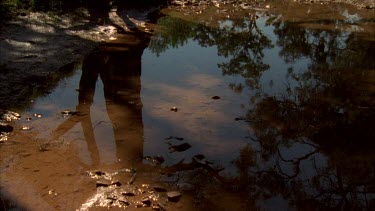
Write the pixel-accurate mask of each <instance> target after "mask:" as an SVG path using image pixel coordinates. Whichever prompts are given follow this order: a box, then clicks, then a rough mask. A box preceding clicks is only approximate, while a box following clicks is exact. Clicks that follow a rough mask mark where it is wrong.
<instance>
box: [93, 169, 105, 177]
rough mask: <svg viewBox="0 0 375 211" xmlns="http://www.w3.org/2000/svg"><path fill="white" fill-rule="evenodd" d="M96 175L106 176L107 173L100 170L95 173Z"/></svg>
mask: <svg viewBox="0 0 375 211" xmlns="http://www.w3.org/2000/svg"><path fill="white" fill-rule="evenodd" d="M94 174H95V175H97V176H103V175H105V172H104V171H100V170H96V171H94Z"/></svg>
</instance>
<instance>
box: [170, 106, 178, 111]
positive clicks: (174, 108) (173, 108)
mask: <svg viewBox="0 0 375 211" xmlns="http://www.w3.org/2000/svg"><path fill="white" fill-rule="evenodd" d="M170 110H171V111H174V112H177V111H178V108H177V107H174V106H173V107H171V109H170Z"/></svg>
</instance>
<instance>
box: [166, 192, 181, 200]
mask: <svg viewBox="0 0 375 211" xmlns="http://www.w3.org/2000/svg"><path fill="white" fill-rule="evenodd" d="M167 196H168V201H171V202H178V201H179V200H180V198H181V196H182V193H181V192H180V191H169V192H167Z"/></svg>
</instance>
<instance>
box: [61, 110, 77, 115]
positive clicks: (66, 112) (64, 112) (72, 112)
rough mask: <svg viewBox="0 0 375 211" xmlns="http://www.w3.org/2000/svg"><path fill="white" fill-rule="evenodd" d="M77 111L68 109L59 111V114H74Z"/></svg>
mask: <svg viewBox="0 0 375 211" xmlns="http://www.w3.org/2000/svg"><path fill="white" fill-rule="evenodd" d="M76 113H77V112H75V111H70V110H64V111H61V114H62V115H63V116H68V115H74V114H76Z"/></svg>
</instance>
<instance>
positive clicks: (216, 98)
mask: <svg viewBox="0 0 375 211" xmlns="http://www.w3.org/2000/svg"><path fill="white" fill-rule="evenodd" d="M211 98H212V99H214V100H218V99H220V98H221V97H219V96H213V97H211Z"/></svg>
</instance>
